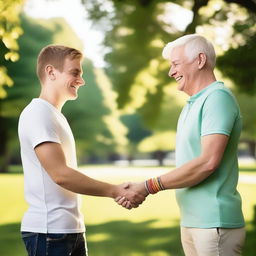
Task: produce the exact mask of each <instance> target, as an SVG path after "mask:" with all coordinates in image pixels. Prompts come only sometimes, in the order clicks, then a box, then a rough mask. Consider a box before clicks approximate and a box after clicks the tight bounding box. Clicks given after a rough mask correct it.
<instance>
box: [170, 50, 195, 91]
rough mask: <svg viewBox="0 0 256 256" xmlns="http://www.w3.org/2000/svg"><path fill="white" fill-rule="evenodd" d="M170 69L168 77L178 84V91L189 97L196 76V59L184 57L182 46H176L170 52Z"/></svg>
mask: <svg viewBox="0 0 256 256" xmlns="http://www.w3.org/2000/svg"><path fill="white" fill-rule="evenodd" d="M170 57H171V58H170V59H171V68H170V71H169V76H170V77H173V78H174V79H175V80H176V82H177V83H178V90H180V91H184V92H185V93H187V94H188V95H191V91H192V90H193V88H192V87H193V84H194V83H195V81H196V78H197V74H198V65H197V61H196V59H193V60H190V59H189V58H188V57H187V56H186V55H185V50H184V46H177V47H175V48H174V49H173V50H172V52H171V56H170Z"/></svg>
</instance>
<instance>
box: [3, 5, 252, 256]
mask: <svg viewBox="0 0 256 256" xmlns="http://www.w3.org/2000/svg"><path fill="white" fill-rule="evenodd" d="M255 14H256V3H255V1H253V0H251V1H250V0H246V1H244V0H240V1H239V0H225V1H224V0H176V1H166V0H123V1H122V0H73V1H68V0H27V1H25V0H0V38H1V41H0V203H1V207H0V255H1V256H25V250H24V247H23V244H22V242H21V239H20V234H19V226H20V221H21V218H22V215H23V213H24V211H25V209H26V207H27V206H26V203H25V201H24V196H23V176H22V168H21V162H20V155H19V154H20V153H19V143H18V137H17V123H18V117H19V114H20V112H21V111H22V109H23V108H24V107H25V106H26V105H27V104H28V103H29V102H30V101H31V99H32V98H34V97H38V94H39V89H40V86H39V83H38V80H37V78H36V74H35V66H36V58H37V55H38V52H39V51H40V49H41V48H42V47H44V46H45V45H47V44H52V43H56V44H65V45H69V46H72V47H76V48H79V49H80V50H81V51H83V52H84V54H85V57H86V58H85V60H84V63H83V69H84V75H83V77H84V79H85V82H86V86H84V87H82V88H80V89H79V98H78V99H77V100H76V101H74V102H68V103H67V104H66V105H65V106H64V108H63V113H64V114H65V116H66V117H67V119H68V121H69V123H70V125H71V128H72V130H73V133H74V137H75V139H76V145H77V153H78V162H79V166H80V169H81V170H82V171H83V172H85V173H86V174H88V175H89V176H91V177H95V178H98V179H101V180H104V181H109V182H112V183H116V184H118V183H120V182H124V181H128V180H130V181H142V180H144V179H146V178H148V177H152V176H156V175H159V174H162V173H164V172H167V171H169V170H171V169H172V168H174V158H175V129H176V124H177V119H178V115H179V113H180V111H181V109H182V106H183V105H184V104H185V103H186V100H187V97H186V96H185V95H184V94H183V93H180V92H177V90H176V85H175V81H173V80H172V79H170V78H169V77H168V75H167V74H168V68H169V63H168V62H167V61H165V60H163V58H162V57H161V52H162V49H163V47H164V46H165V44H166V43H168V42H169V41H171V40H174V39H176V38H177V37H179V36H182V35H184V34H188V33H194V32H196V33H199V34H201V35H203V36H206V37H207V38H209V39H210V40H211V41H212V42H213V43H214V45H215V47H216V51H217V66H216V75H217V77H218V79H219V80H222V81H224V82H225V84H226V85H227V86H228V87H229V88H230V89H231V90H232V91H233V92H234V94H235V95H236V97H237V99H238V102H239V104H240V107H241V111H242V115H243V123H244V126H243V132H242V135H241V140H240V143H239V163H240V179H239V187H238V188H239V191H240V193H241V196H242V199H243V210H244V213H245V218H246V228H247V240H246V246H245V251H244V254H243V255H244V256H253V255H255V250H256V246H255V242H256V211H255V205H256V163H255V156H256V114H255V109H256V75H255V70H256V69H255V67H256V44H255V43H256V22H255V21H256V15H255ZM31 125H33V124H31ZM83 201H84V206H83V212H84V214H85V222H86V226H87V240H88V247H89V253H90V255H93V256H106V255H107V256H142V255H148V256H179V255H183V253H182V250H181V245H180V238H179V210H178V207H177V205H176V202H175V195H174V192H173V191H164V192H161V193H159V194H157V195H155V196H150V197H148V198H147V200H146V202H145V203H144V204H143V205H142V206H140V207H139V208H138V209H134V210H131V211H127V210H125V209H122V208H121V207H119V206H117V205H116V204H115V203H114V202H113V200H110V199H107V198H97V197H90V196H84V197H83Z"/></svg>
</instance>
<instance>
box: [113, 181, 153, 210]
mask: <svg viewBox="0 0 256 256" xmlns="http://www.w3.org/2000/svg"><path fill="white" fill-rule="evenodd" d="M119 188H120V189H121V191H122V192H121V194H120V195H119V196H117V197H116V198H115V201H116V202H117V203H118V204H119V205H121V206H122V207H124V208H126V209H132V208H137V207H139V205H140V204H142V202H143V201H144V200H145V199H146V197H147V196H148V193H147V191H146V189H145V187H144V183H143V182H142V183H131V182H127V183H124V184H121V185H119Z"/></svg>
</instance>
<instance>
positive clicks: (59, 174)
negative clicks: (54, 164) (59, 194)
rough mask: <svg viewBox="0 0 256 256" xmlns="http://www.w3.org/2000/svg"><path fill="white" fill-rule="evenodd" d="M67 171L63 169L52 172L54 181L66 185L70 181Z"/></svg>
mask: <svg viewBox="0 0 256 256" xmlns="http://www.w3.org/2000/svg"><path fill="white" fill-rule="evenodd" d="M67 176H68V175H67V172H66V171H65V170H63V169H61V171H59V170H58V171H55V172H52V175H51V179H52V180H53V182H54V183H55V184H57V185H59V186H61V187H63V186H65V184H67V181H68V177H67Z"/></svg>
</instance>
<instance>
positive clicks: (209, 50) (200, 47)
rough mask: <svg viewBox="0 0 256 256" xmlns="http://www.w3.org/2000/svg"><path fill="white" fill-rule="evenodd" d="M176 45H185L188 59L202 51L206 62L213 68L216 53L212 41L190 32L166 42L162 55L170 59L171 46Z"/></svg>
mask: <svg viewBox="0 0 256 256" xmlns="http://www.w3.org/2000/svg"><path fill="white" fill-rule="evenodd" d="M177 46H184V47H185V55H186V56H187V57H188V58H189V59H190V60H193V59H195V58H196V57H197V56H198V55H199V54H200V53H204V54H205V55H206V57H207V63H208V65H209V66H210V67H211V68H214V66H215V62H216V54H215V50H214V47H213V45H212V43H211V42H210V41H209V40H207V39H206V38H204V37H203V36H200V35H197V34H190V35H185V36H182V37H179V38H178V39H176V40H174V41H172V42H170V43H168V44H167V45H166V46H165V47H164V49H163V54H162V55H163V57H164V58H165V59H168V60H170V59H171V53H172V50H173V48H175V47H177Z"/></svg>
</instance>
